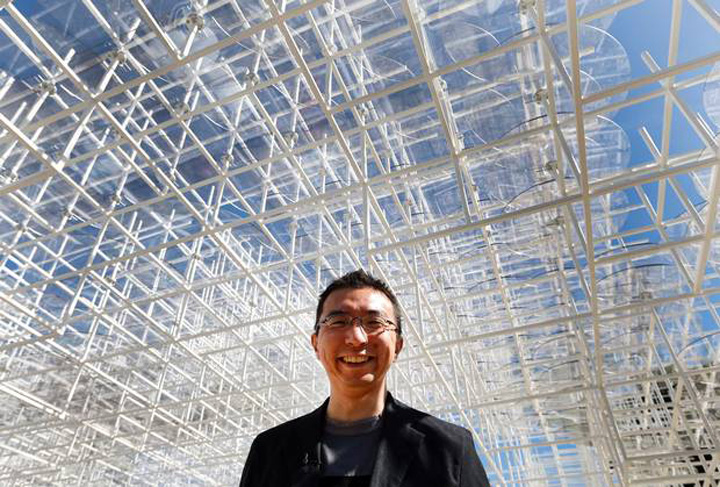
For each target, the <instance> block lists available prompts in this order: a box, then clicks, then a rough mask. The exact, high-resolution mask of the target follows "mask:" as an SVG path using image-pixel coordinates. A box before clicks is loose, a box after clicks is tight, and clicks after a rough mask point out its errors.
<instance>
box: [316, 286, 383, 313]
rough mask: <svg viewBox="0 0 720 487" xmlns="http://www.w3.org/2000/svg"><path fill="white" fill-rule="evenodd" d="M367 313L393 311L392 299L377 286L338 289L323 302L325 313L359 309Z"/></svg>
mask: <svg viewBox="0 0 720 487" xmlns="http://www.w3.org/2000/svg"><path fill="white" fill-rule="evenodd" d="M357 310H361V311H363V312H365V313H370V312H376V313H383V314H387V313H392V311H393V305H392V302H390V299H389V298H388V297H387V296H386V295H385V293H383V292H382V291H379V290H377V289H375V288H371V287H363V288H359V289H355V288H343V289H337V290H335V291H333V292H332V293H330V295H329V296H328V297H327V299H326V300H325V303H324V304H323V310H322V312H323V314H327V313H331V312H338V311H357Z"/></svg>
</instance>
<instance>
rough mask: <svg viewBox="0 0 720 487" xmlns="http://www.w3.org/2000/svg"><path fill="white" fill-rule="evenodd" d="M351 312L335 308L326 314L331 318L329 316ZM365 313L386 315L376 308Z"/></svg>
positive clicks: (326, 316)
mask: <svg viewBox="0 0 720 487" xmlns="http://www.w3.org/2000/svg"><path fill="white" fill-rule="evenodd" d="M349 314H350V313H348V312H346V311H342V310H339V309H334V310H332V311H330V312H329V313H328V314H326V315H325V318H329V317H331V316H337V315H349ZM365 314H366V315H373V316H375V315H378V316H385V313H383V312H382V311H378V310H376V309H369V310H368V311H367V313H365Z"/></svg>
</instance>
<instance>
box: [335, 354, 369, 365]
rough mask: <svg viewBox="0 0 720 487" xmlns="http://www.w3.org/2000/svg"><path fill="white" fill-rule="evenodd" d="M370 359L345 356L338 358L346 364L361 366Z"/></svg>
mask: <svg viewBox="0 0 720 487" xmlns="http://www.w3.org/2000/svg"><path fill="white" fill-rule="evenodd" d="M370 358H371V357H370V356H368V355H346V356H345V357H340V360H342V361H343V362H345V363H346V364H362V363H365V362H367V361H368V360H370Z"/></svg>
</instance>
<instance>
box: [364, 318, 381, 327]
mask: <svg viewBox="0 0 720 487" xmlns="http://www.w3.org/2000/svg"><path fill="white" fill-rule="evenodd" d="M365 326H367V327H368V328H373V329H378V328H382V327H383V326H385V323H384V322H383V321H382V320H377V319H374V320H368V322H367V324H366V325H365Z"/></svg>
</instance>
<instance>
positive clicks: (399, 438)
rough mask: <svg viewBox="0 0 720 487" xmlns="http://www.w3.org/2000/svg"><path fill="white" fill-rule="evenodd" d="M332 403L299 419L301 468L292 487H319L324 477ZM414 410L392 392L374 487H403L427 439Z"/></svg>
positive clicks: (387, 399) (386, 405)
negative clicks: (417, 426) (325, 439)
mask: <svg viewBox="0 0 720 487" xmlns="http://www.w3.org/2000/svg"><path fill="white" fill-rule="evenodd" d="M328 404H329V399H326V400H325V402H324V403H323V404H322V405H321V406H320V407H319V408H317V409H316V410H315V411H313V412H311V413H310V414H308V415H306V416H304V417H302V418H300V419H299V421H300V423H299V425H298V429H297V433H298V434H297V436H296V438H294V441H296V443H295V444H296V445H297V448H298V450H296V451H298V452H299V453H300V466H299V468H297V470H296V471H295V473H294V474H293V475H292V480H291V487H310V486H312V487H315V486H317V485H318V482H319V479H320V476H321V475H322V467H321V459H320V441H321V439H322V435H323V431H324V429H325V415H326V413H327V407H328ZM413 416H414V415H413V414H412V412H411V410H410V409H409V408H408V407H407V406H405V405H404V404H402V403H399V402H397V401H395V398H393V397H392V395H391V394H390V393H389V392H388V393H387V395H386V396H385V409H384V410H383V426H382V436H381V438H380V444H379V445H378V452H377V456H376V460H375V468H374V469H373V475H372V479H371V481H370V487H399V486H400V485H401V484H402V481H403V479H404V478H405V475H406V474H407V470H408V467H409V466H410V463H411V462H412V460H413V459H414V458H415V455H416V454H417V452H418V449H419V446H420V443H421V442H422V441H423V438H424V435H423V434H422V433H421V432H419V431H418V430H416V429H415V428H414V426H413V419H414V418H413Z"/></svg>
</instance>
